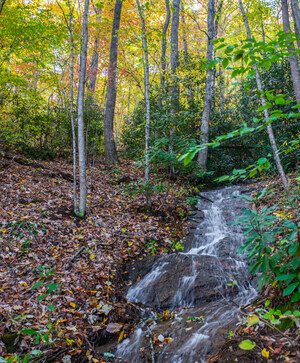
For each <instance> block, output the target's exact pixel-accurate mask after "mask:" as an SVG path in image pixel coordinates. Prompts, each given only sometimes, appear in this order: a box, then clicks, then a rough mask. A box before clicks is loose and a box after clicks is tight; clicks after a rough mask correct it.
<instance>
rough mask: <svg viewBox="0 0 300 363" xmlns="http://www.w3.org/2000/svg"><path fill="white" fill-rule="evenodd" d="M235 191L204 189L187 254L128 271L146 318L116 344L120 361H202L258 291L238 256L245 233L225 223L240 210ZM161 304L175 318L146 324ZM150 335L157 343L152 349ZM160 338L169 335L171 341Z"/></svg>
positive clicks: (151, 259)
mask: <svg viewBox="0 0 300 363" xmlns="http://www.w3.org/2000/svg"><path fill="white" fill-rule="evenodd" d="M239 189H240V188H239V187H228V188H223V189H219V190H213V191H209V192H205V193H202V196H203V198H201V200H200V201H199V203H198V205H197V208H198V211H195V212H194V213H193V215H192V216H191V221H192V223H194V227H195V230H194V232H193V234H192V236H189V237H188V238H187V241H186V243H185V247H186V250H185V252H184V253H177V254H171V255H165V256H162V257H159V258H158V259H157V258H154V257H152V256H151V257H149V258H146V259H144V260H143V261H139V262H138V263H136V264H135V265H134V266H133V268H131V269H129V278H130V279H131V280H132V281H133V284H132V286H131V287H130V288H129V290H128V291H127V294H126V297H127V299H128V300H129V301H131V302H133V303H140V304H143V305H144V306H145V319H144V320H143V321H141V323H140V325H139V327H138V328H137V329H136V331H135V332H134V333H133V334H132V336H131V337H130V338H128V339H126V340H124V341H123V342H122V343H121V344H119V347H118V349H117V355H118V356H121V357H122V359H123V361H124V362H130V363H134V362H148V361H151V359H152V358H153V354H155V362H166V363H169V362H170V363H181V362H182V363H192V362H205V359H206V357H207V355H208V354H212V353H213V352H214V351H215V350H216V349H217V348H218V346H219V345H220V344H221V343H222V342H223V341H224V339H225V337H226V336H227V333H228V331H229V330H230V328H231V327H232V326H234V324H235V323H236V321H237V316H238V310H239V306H241V305H245V304H247V303H248V302H249V301H250V300H252V299H253V298H254V297H255V296H256V291H255V289H254V288H253V286H252V282H251V276H250V275H249V274H248V270H247V264H246V262H245V261H244V259H243V257H242V256H237V255H236V251H237V249H238V248H239V246H240V245H241V244H242V243H243V235H242V231H241V230H240V228H239V227H238V226H232V225H231V224H230V223H231V222H233V221H234V218H235V216H237V215H239V214H240V213H241V210H242V208H243V207H245V205H244V203H245V202H244V201H243V200H242V199H240V198H236V196H238V195H239V194H240V192H239ZM149 308H151V309H150V310H149ZM166 309H172V310H173V311H174V313H175V317H174V318H173V319H170V320H167V321H162V322H158V323H157V324H152V325H150V327H149V326H148V325H149V324H148V323H147V322H145V321H146V318H147V317H149V316H151V312H152V317H153V316H155V313H154V312H153V311H162V310H166ZM147 314H148V315H147ZM151 335H153V336H156V337H158V336H159V337H160V339H161V340H162V342H161V344H158V345H157V346H155V347H154V349H152V348H151V344H149V339H150V338H149V336H151ZM164 338H170V339H168V340H167V341H168V342H169V343H168V344H164V340H163V339H164ZM133 352H134V354H133ZM151 357H152V358H151Z"/></svg>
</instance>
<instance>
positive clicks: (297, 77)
mask: <svg viewBox="0 0 300 363" xmlns="http://www.w3.org/2000/svg"><path fill="white" fill-rule="evenodd" d="M281 10H282V22H283V30H284V31H285V33H286V34H289V33H290V32H291V27H290V19H289V10H288V3H287V0H281ZM289 44H290V49H289V53H290V54H291V56H290V58H289V62H290V67H291V73H292V81H293V86H294V91H295V96H296V100H297V104H300V70H299V64H298V58H297V56H296V55H293V53H294V52H295V48H294V44H293V43H289ZM299 111H300V110H299Z"/></svg>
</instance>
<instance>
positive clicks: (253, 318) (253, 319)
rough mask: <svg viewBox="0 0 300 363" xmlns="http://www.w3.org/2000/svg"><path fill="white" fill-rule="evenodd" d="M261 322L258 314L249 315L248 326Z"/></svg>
mask: <svg viewBox="0 0 300 363" xmlns="http://www.w3.org/2000/svg"><path fill="white" fill-rule="evenodd" d="M257 323H259V317H258V316H257V315H250V316H248V326H251V325H254V324H257Z"/></svg>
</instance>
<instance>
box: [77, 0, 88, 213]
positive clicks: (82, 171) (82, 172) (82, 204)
mask: <svg viewBox="0 0 300 363" xmlns="http://www.w3.org/2000/svg"><path fill="white" fill-rule="evenodd" d="M88 13H89V0H85V3H84V14H83V24H82V38H83V42H82V49H81V54H80V76H79V85H78V102H77V104H78V158H79V187H80V199H79V214H80V216H84V215H85V213H86V199H87V184H86V153H85V140H84V88H85V87H84V85H85V73H86V61H87V44H88Z"/></svg>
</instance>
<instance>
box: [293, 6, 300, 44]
mask: <svg viewBox="0 0 300 363" xmlns="http://www.w3.org/2000/svg"><path fill="white" fill-rule="evenodd" d="M291 3H292V13H293V18H294V26H295V34H296V35H297V37H298V39H297V45H298V49H300V9H299V0H291Z"/></svg>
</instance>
